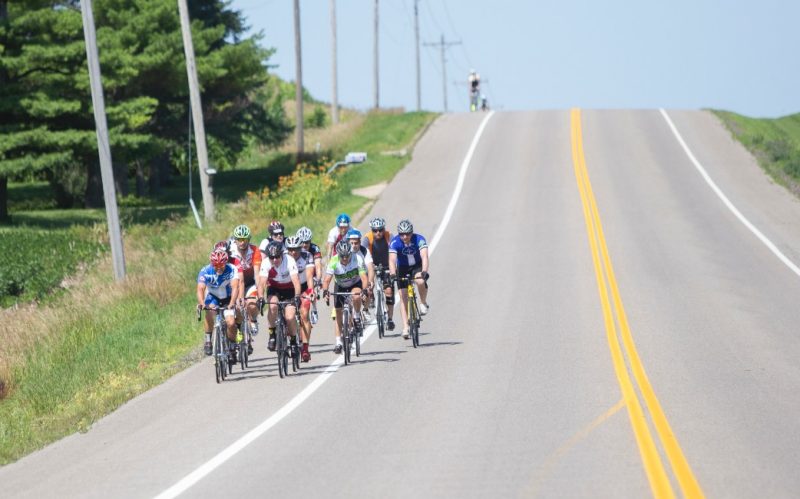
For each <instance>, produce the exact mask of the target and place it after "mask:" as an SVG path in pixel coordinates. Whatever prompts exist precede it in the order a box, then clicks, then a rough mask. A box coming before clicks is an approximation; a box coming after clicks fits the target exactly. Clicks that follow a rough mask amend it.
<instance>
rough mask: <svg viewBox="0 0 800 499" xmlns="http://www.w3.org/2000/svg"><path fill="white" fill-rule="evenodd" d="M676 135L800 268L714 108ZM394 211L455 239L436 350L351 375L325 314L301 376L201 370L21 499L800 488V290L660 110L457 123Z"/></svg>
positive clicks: (770, 200) (758, 493) (441, 258)
mask: <svg viewBox="0 0 800 499" xmlns="http://www.w3.org/2000/svg"><path fill="white" fill-rule="evenodd" d="M669 117H670V118H671V120H672V121H673V122H674V125H675V127H676V129H677V130H678V131H679V133H680V135H681V136H682V137H683V139H684V140H685V142H686V145H687V147H688V148H689V149H690V150H691V152H692V153H693V155H694V157H695V158H696V160H697V162H698V163H699V164H701V165H702V167H703V168H704V170H705V171H706V172H707V175H708V176H709V177H710V178H711V179H713V182H714V183H715V185H716V186H717V187H718V189H719V190H720V191H721V192H722V193H724V195H725V196H726V197H727V199H728V200H729V202H730V203H731V205H732V206H735V207H736V209H738V211H739V212H740V213H741V215H742V216H743V217H745V218H746V219H747V221H748V222H749V223H751V225H752V226H753V227H755V228H757V230H759V231H760V233H761V234H762V235H763V238H765V239H768V240H769V241H770V242H771V244H774V247H775V249H776V250H777V251H780V252H781V253H782V254H783V255H785V257H786V258H787V259H788V260H789V261H791V262H795V263H800V225H798V224H797V221H798V220H800V204H798V202H797V201H796V200H795V199H794V198H792V197H791V195H789V194H788V193H787V192H786V191H785V190H784V189H783V188H781V187H778V186H776V185H774V184H772V183H771V182H770V181H769V180H768V179H767V178H766V177H765V176H764V174H763V173H762V172H761V170H760V169H759V168H758V166H757V165H756V164H755V162H754V160H753V159H752V158H751V157H750V156H749V155H748V154H747V153H746V151H744V150H743V149H742V148H741V147H740V146H739V145H738V144H737V143H735V142H734V141H733V140H732V139H731V138H730V135H729V133H728V132H727V131H725V130H724V129H723V128H722V126H721V125H720V124H719V123H718V121H717V120H716V119H715V118H714V117H713V116H712V115H710V114H708V113H705V112H698V111H680V112H678V111H670V112H669ZM484 120H488V121H487V122H486V123H485V128H484V129H483V131H482V132H483V133H482V135H481V136H480V138H479V140H478V141H477V145H476V147H475V148H474V151H473V152H474V154H473V155H472V157H471V161H469V163H468V170H466V174H465V176H464V182H463V190H462V191H461V193H460V197H459V198H458V202H457V204H456V205H455V209H454V210H453V211H452V218H451V219H450V220H449V224H448V225H447V226H446V227H441V224H442V220H443V217H444V215H445V213H446V211H447V207H448V203H450V200H451V196H452V194H453V190H454V187H455V185H456V182H457V179H458V177H459V171H460V169H461V168H462V164H464V159H465V157H466V156H467V152H468V150H469V149H470V144H471V143H472V142H473V139H474V138H475V137H476V133H477V132H478V131H479V127H480V126H481V123H482V122H483V121H484ZM577 132H579V133H577ZM576 144H577V145H576ZM578 146H580V147H578ZM580 152H582V154H580ZM584 167H585V170H584ZM584 173H585V175H586V176H588V183H584V180H583V179H584V178H585V177H584ZM592 201H594V203H595V205H594V206H596V210H595V209H594V208H593V204H592ZM372 214H375V215H381V216H384V217H385V218H387V220H389V222H390V224H392V225H394V224H395V223H396V222H397V220H399V219H400V218H405V217H408V218H410V219H411V220H412V221H413V222H414V224H415V228H416V229H417V232H420V233H422V234H423V235H425V236H426V237H427V238H428V240H429V241H430V240H432V238H433V236H434V234H435V233H437V231H440V229H444V232H442V233H441V240H440V241H439V243H438V245H437V247H436V248H435V251H434V253H433V255H432V258H431V269H430V272H431V280H430V298H429V303H430V305H431V311H430V313H429V315H428V316H427V317H426V318H425V320H424V321H423V323H422V336H421V342H422V345H421V347H420V348H418V349H414V348H412V347H411V344H410V342H409V341H406V340H403V339H401V338H400V337H399V335H397V334H394V335H389V336H388V337H386V338H384V339H382V340H380V339H378V338H377V334H373V335H371V336H370V337H369V338H368V339H367V341H366V342H365V344H364V346H363V352H364V353H363V355H362V357H360V358H358V359H355V361H354V363H353V364H352V365H350V366H346V367H340V366H339V365H338V364H336V363H335V361H336V358H337V357H336V356H334V355H333V353H332V333H331V328H330V322H329V320H327V319H326V317H327V314H326V313H325V310H326V309H324V307H323V309H322V310H321V313H320V316H321V324H320V327H318V328H317V330H315V333H314V336H313V338H312V356H313V357H312V360H311V363H310V364H308V365H304V367H303V369H302V370H301V372H300V373H299V374H298V375H292V376H290V377H289V378H287V379H283V380H281V379H279V378H278V375H277V366H276V364H275V360H274V357H273V355H274V354H269V355H268V354H267V352H266V348H265V338H264V337H263V336H260V337H259V338H258V342H257V354H256V356H255V361H254V362H253V368H252V369H250V370H248V371H247V372H245V373H243V374H240V373H239V371H238V369H237V370H236V372H235V373H234V375H233V376H232V377H231V378H230V379H231V381H228V382H226V383H224V384H222V385H217V384H215V383H214V381H213V368H212V366H211V364H210V361H209V360H206V361H204V362H201V363H199V364H197V365H195V366H194V367H192V368H190V369H187V370H186V371H184V372H182V373H181V374H179V375H177V376H175V377H174V378H173V379H171V380H170V381H169V382H167V383H165V384H164V385H162V386H160V387H158V388H156V389H154V390H151V391H150V392H148V393H146V394H144V395H142V396H140V397H138V398H136V399H135V400H133V401H131V402H130V403H128V404H126V405H125V406H123V407H122V408H121V409H119V410H118V411H116V412H115V413H114V414H112V415H110V416H108V417H106V418H104V419H103V420H101V421H100V422H98V423H97V424H96V425H94V427H93V428H92V429H91V430H90V431H89V432H88V433H86V434H79V435H73V436H71V437H68V438H66V439H64V440H62V441H60V442H57V443H55V444H53V445H52V446H49V447H47V448H45V449H43V450H41V451H39V452H36V453H34V454H32V455H30V456H28V457H26V458H24V459H22V460H20V461H18V462H17V463H14V464H11V465H8V466H5V467H3V468H0V495H2V496H4V497H37V498H40V497H115V498H117V497H155V496H157V495H159V494H161V493H163V492H165V491H168V490H172V491H175V490H176V489H170V487H173V486H175V485H176V484H178V485H179V486H180V490H181V491H183V492H182V495H183V496H184V497H212V496H216V497H220V496H232V497H277V496H278V495H280V496H284V497H316V496H325V497H376V496H381V497H442V496H445V497H509V496H521V497H532V496H541V497H643V496H648V495H658V496H664V497H669V496H670V495H671V494H675V495H677V496H681V495H689V496H691V495H696V494H699V493H703V494H705V495H707V496H710V497H718V496H724V497H793V496H796V495H797V491H798V490H800V474H798V473H797V472H796V470H797V468H798V462H800V459H798V458H797V454H796V452H797V450H796V449H797V448H799V447H800V418H798V417H797V414H798V413H800V390H798V387H800V369H799V368H798V365H800V363H799V362H798V360H797V359H799V358H800V335H798V334H797V326H796V325H797V324H798V323H800V307H798V306H797V305H796V303H797V297H798V296H800V276H798V275H797V274H795V273H794V272H793V271H792V270H791V269H790V268H789V267H788V266H787V265H786V264H785V263H783V262H782V261H781V260H779V259H778V257H777V256H776V254H775V253H774V252H773V251H771V250H770V249H769V248H768V247H767V245H765V244H764V242H762V241H761V240H759V239H758V238H757V237H756V236H755V235H754V233H753V232H752V231H751V230H750V229H748V228H747V227H746V226H745V224H743V223H742V221H741V220H740V219H739V218H738V217H737V216H736V215H735V214H734V213H733V212H732V211H731V209H730V208H729V207H727V206H726V204H725V203H724V202H723V201H722V200H721V199H720V197H719V196H718V195H717V194H716V193H715V192H714V191H713V190H712V188H711V187H710V186H709V184H708V183H707V181H706V180H705V179H704V178H703V176H702V175H701V173H700V171H699V170H698V168H697V167H696V166H695V165H694V163H693V162H692V161H691V159H690V158H689V156H688V155H687V153H686V151H685V150H684V149H683V147H682V146H681V144H680V143H679V141H678V139H677V138H676V136H675V135H674V134H673V132H672V131H671V129H670V127H669V125H668V123H667V121H666V120H665V117H664V116H663V115H662V114H661V113H660V112H659V111H657V110H654V111H583V112H582V113H580V114H576V113H570V112H569V111H540V112H503V113H496V114H493V115H491V116H490V117H489V116H487V115H486V114H482V113H475V114H450V115H444V116H442V117H441V118H439V119H438V120H437V121H436V122H435V123H434V124H433V125H432V126H431V128H430V129H429V131H428V132H427V133H426V135H425V136H424V137H423V138H422V140H421V141H420V143H419V144H418V145H417V147H416V150H415V152H414V158H413V161H412V162H411V163H410V164H409V165H408V166H407V167H406V168H405V169H404V170H403V171H402V172H400V173H399V174H398V175H397V177H396V178H395V179H394V181H393V182H392V183H391V184H390V185H389V186H388V187H387V188H386V190H385V191H384V192H383V194H382V196H381V197H380V199H379V200H378V201H377V203H376V204H375V205H374V207H373V208H372ZM362 226H363V227H362V228H366V224H365V223H364V224H362ZM600 229H602V235H603V236H604V237H602V238H601V237H600V236H599V235H598V234H599V230H600ZM604 296H605V298H604ZM605 300H607V301H605ZM398 317H399V314H398ZM609 318H610V319H609ZM398 331H399V328H398V330H397V331H396V332H398ZM198 338H199V333H198ZM615 352H616V353H615ZM637 359H638V361H639V362H640V363H639V364H637ZM643 374H644V376H643ZM626 380H627V381H626ZM298 395H299V398H298ZM654 401H655V402H654ZM287 404H289V406H288V407H287ZM637 408H638V409H637ZM289 409H291V410H289ZM665 425H666V426H665ZM665 428H667V429H668V431H666V430H665ZM254 429H255V433H251V436H250V437H244V440H240V439H241V438H242V437H243V436H244V435H245V434H247V433H248V432H251V431H252V430H254ZM237 442H238V443H237ZM234 443H237V444H236V446H235V447H234V448H231V447H229V446H231V444H234ZM676 448H677V453H676ZM226 449H227V452H226V453H225V454H223V455H221V456H220V453H221V452H223V451H225V450H226ZM681 457H682V459H683V464H682V463H681ZM215 459H216V460H215ZM209 462H210V463H211V464H209ZM198 470H199V471H198ZM192 473H195V475H191V474H192ZM187 476H194V477H195V478H196V480H192V481H191V483H190V482H188V481H186V479H185V477H187ZM693 487H694V488H693Z"/></svg>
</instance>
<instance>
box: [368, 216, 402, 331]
mask: <svg viewBox="0 0 800 499" xmlns="http://www.w3.org/2000/svg"><path fill="white" fill-rule="evenodd" d="M369 227H370V229H371V230H370V232H368V233H367V235H366V236H364V238H363V239H362V240H361V243H362V244H363V245H364V246H365V247H366V248H367V250H369V252H370V254H371V255H372V262H373V264H374V266H375V269H376V274H375V277H380V279H381V281H382V282H383V294H384V295H385V296H386V313H387V316H388V318H389V320H388V321H387V322H386V327H387V329H389V331H394V321H393V320H392V316H394V293H393V287H392V281H391V280H390V279H389V243H390V242H391V240H392V234H391V233H390V232H389V231H388V230H386V220H384V219H383V218H380V217H375V218H373V219H372V220H370V221H369ZM379 266H383V272H382V273H381V274H380V275H378V273H377V268H378V267H379ZM373 282H374V281H373Z"/></svg>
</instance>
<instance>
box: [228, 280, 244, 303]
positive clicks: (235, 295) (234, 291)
mask: <svg viewBox="0 0 800 499" xmlns="http://www.w3.org/2000/svg"><path fill="white" fill-rule="evenodd" d="M241 289H242V279H241V276H240V275H238V274H237V275H236V276H235V277H234V278H233V282H232V283H231V302H230V305H228V308H233V307H234V306H236V302H237V301H238V300H239V296H241V295H240V294H239V292H240V291H241Z"/></svg>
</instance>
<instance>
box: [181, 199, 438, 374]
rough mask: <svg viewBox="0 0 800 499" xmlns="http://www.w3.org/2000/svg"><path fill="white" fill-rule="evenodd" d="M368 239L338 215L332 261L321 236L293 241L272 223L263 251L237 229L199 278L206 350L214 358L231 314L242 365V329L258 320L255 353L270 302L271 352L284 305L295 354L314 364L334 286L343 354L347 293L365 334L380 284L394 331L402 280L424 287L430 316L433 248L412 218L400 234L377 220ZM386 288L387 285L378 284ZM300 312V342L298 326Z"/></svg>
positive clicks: (423, 307) (423, 308)
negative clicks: (316, 332) (313, 350)
mask: <svg viewBox="0 0 800 499" xmlns="http://www.w3.org/2000/svg"><path fill="white" fill-rule="evenodd" d="M369 226H370V231H369V232H367V233H366V235H362V233H361V232H360V231H359V230H358V229H356V228H355V227H352V225H351V220H350V217H349V216H348V215H347V214H345V213H342V214H340V215H339V216H337V218H336V225H335V226H334V227H333V228H331V230H330V232H329V233H328V238H327V240H326V244H325V250H326V251H325V253H326V256H325V260H326V262H327V263H325V264H323V255H322V252H321V250H320V248H319V246H317V245H316V244H314V243H313V242H312V237H313V233H312V232H311V229H309V228H308V227H301V228H300V229H299V230H298V231H297V232H296V233H295V234H294V235H291V236H288V237H287V236H286V233H285V227H284V225H283V224H282V223H281V222H279V221H272V222H271V223H270V224H269V227H268V229H267V231H268V237H267V238H265V239H264V240H262V241H261V243H260V244H259V245H258V246H256V245H254V244H251V242H250V241H251V236H252V233H251V231H250V228H249V227H247V226H246V225H238V226H237V227H236V228H234V229H233V233H232V235H231V238H230V239H229V240H226V241H220V242H218V243H216V244H215V245H214V248H213V250H212V251H211V254H210V255H209V264H208V265H206V266H204V267H203V268H202V269H201V270H200V273H199V274H198V276H197V308H198V310H201V309H204V310H206V313H205V322H204V330H205V343H204V352H205V354H206V355H211V353H212V347H211V331H212V329H213V327H214V319H215V314H216V313H217V309H223V317H224V319H225V327H226V333H227V336H228V339H229V340H230V341H231V345H232V346H231V351H230V352H229V356H230V360H231V361H232V362H236V356H237V351H236V348H237V345H238V341H237V334H238V328H237V325H238V324H241V323H242V321H245V320H247V321H250V324H249V325H250V332H251V338H250V342H249V343H248V347H247V350H248V354H250V353H252V352H253V346H252V337H254V336H256V335H257V334H258V321H257V318H258V314H259V313H260V310H261V309H262V307H264V306H265V305H268V306H269V308H268V313H267V323H268V327H269V338H268V340H267V348H268V349H269V350H270V351H274V350H275V345H276V339H275V324H276V319H277V314H278V311H279V302H280V305H281V306H282V308H283V311H284V319H285V321H286V325H287V335H288V336H289V342H290V346H291V352H292V355H293V356H295V355H299V356H300V358H301V360H302V361H303V362H308V361H309V360H310V359H311V354H310V352H309V349H308V345H309V341H310V339H311V330H312V327H313V324H314V323H315V322H316V315H315V314H314V313H311V310H312V306H313V307H314V308H315V302H316V300H317V298H318V293H319V292H320V291H322V296H323V298H325V300H326V302H328V303H329V301H330V297H331V289H330V287H331V284H332V283H333V284H334V288H333V297H334V304H333V308H332V310H331V316H332V318H334V319H335V322H334V330H335V347H334V352H335V353H336V354H340V353H342V339H341V330H342V306H343V305H344V303H345V299H346V294H350V295H351V297H352V304H353V309H354V310H355V314H354V318H353V321H354V326H355V327H356V329H360V330H363V327H364V325H363V324H362V323H361V313H362V308H363V314H364V316H365V319H366V320H370V313H369V308H370V306H371V301H373V300H372V295H373V291H374V289H375V286H376V285H380V286H381V287H382V288H383V291H384V295H385V297H386V305H387V307H386V312H387V321H386V328H387V329H388V330H389V331H392V330H394V329H395V324H394V306H393V305H394V303H395V301H394V295H395V294H394V283H395V282H397V280H398V279H400V280H409V279H414V280H415V281H416V283H417V284H418V289H419V297H420V305H419V308H420V313H421V314H422V315H425V314H426V313H427V312H428V308H429V307H428V302H427V293H428V290H427V280H428V277H429V274H428V268H429V260H428V244H427V241H426V240H425V238H424V237H423V236H422V235H420V234H417V233H415V232H414V226H413V225H412V223H411V222H410V221H409V220H401V221H400V222H399V223H398V224H397V234H396V235H394V236H392V234H391V233H390V231H389V230H388V229H387V228H386V221H385V220H384V219H383V218H379V217H376V218H373V219H371V220H370V222H369ZM378 283H380V284H378ZM399 295H400V298H401V303H402V307H401V308H400V310H401V314H402V319H403V324H404V327H403V333H402V336H403V338H404V339H408V338H409V331H408V325H407V324H408V318H407V317H406V315H407V311H406V308H407V300H408V297H407V296H406V294H405V293H400V294H399ZM298 311H299V337H300V338H299V340H300V341H299V343H298V321H297V320H296V314H298Z"/></svg>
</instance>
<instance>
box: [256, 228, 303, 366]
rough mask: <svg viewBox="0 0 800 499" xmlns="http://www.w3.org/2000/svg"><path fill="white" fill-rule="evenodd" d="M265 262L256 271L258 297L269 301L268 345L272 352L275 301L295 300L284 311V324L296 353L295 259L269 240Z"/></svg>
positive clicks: (297, 293) (297, 284)
mask: <svg viewBox="0 0 800 499" xmlns="http://www.w3.org/2000/svg"><path fill="white" fill-rule="evenodd" d="M265 253H266V255H267V261H266V262H265V263H264V264H263V265H261V272H260V274H259V276H260V279H259V286H258V298H259V301H263V300H264V295H265V294H266V296H267V301H268V302H269V313H268V314H267V322H268V323H269V340H268V341H267V348H268V349H269V350H270V351H273V352H274V351H275V319H276V316H277V314H278V301H288V300H294V304H293V305H289V306H287V307H286V308H285V309H284V310H285V314H286V315H285V317H284V318H285V319H286V326H287V329H288V333H289V337H290V338H291V345H292V355H296V354H297V336H296V334H297V327H296V325H297V321H296V320H295V318H294V314H295V310H296V308H297V304H298V302H299V300H300V277H299V276H298V275H297V274H298V271H297V262H296V261H295V259H294V258H292V257H291V256H289V255H288V254H285V253H284V252H283V244H281V243H279V242H278V241H272V242H270V243H269V244H268V245H267V248H266V251H265Z"/></svg>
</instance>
